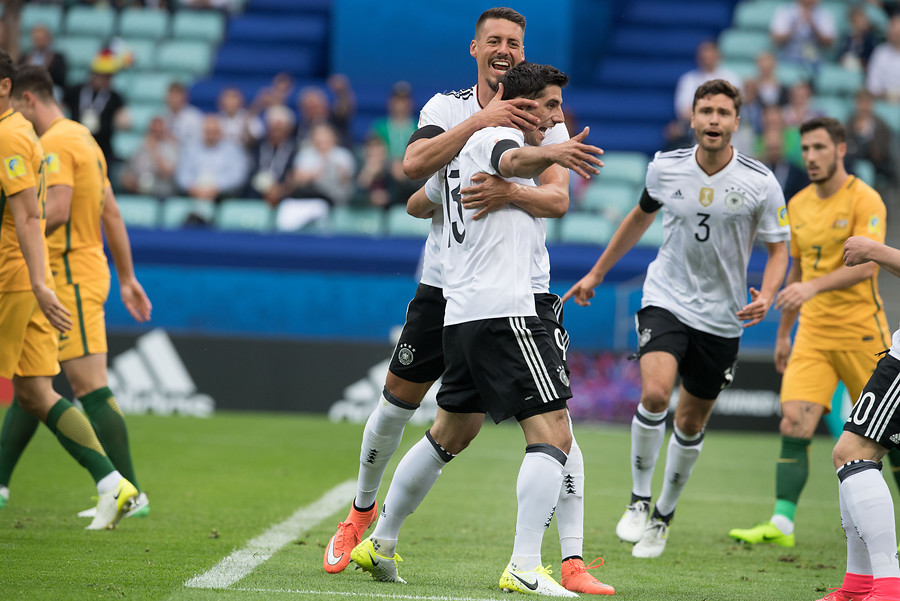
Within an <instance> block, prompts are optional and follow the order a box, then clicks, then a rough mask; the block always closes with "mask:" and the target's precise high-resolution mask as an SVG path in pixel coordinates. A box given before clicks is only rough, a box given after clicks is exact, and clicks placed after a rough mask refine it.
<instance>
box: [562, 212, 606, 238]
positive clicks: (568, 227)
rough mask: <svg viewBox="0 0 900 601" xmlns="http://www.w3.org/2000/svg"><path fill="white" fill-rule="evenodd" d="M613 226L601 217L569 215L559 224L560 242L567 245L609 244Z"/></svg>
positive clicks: (578, 214) (580, 214)
mask: <svg viewBox="0 0 900 601" xmlns="http://www.w3.org/2000/svg"><path fill="white" fill-rule="evenodd" d="M615 231H616V227H615V225H613V224H612V222H610V221H609V220H608V219H606V218H605V217H603V216H601V215H591V214H590V213H570V214H568V215H566V216H565V217H563V219H562V223H561V224H560V232H559V239H560V242H564V243H567V244H599V245H606V244H609V240H610V238H612V235H613V233H614V232H615Z"/></svg>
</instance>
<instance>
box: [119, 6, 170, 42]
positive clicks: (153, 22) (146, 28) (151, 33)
mask: <svg viewBox="0 0 900 601" xmlns="http://www.w3.org/2000/svg"><path fill="white" fill-rule="evenodd" d="M168 33H169V13H167V12H166V11H164V10H155V9H149V8H147V9H145V8H126V9H125V10H123V11H122V16H121V17H119V35H120V36H122V37H125V38H143V39H148V40H153V41H159V40H161V39H163V38H164V37H166V36H167V35H168Z"/></svg>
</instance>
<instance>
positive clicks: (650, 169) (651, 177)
mask: <svg viewBox="0 0 900 601" xmlns="http://www.w3.org/2000/svg"><path fill="white" fill-rule="evenodd" d="M658 158H659V153H658V152H657V153H656V155H655V156H654V157H653V160H652V161H650V164H649V165H647V176H646V177H645V178H644V188H645V189H646V190H647V194H649V195H650V198H652V199H653V200H655V201H656V202H658V203H660V204H665V203H663V201H662V194H660V189H659V167H658V165H657V164H656V160H657V159H658Z"/></svg>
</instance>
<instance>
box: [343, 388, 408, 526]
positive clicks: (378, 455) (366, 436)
mask: <svg viewBox="0 0 900 601" xmlns="http://www.w3.org/2000/svg"><path fill="white" fill-rule="evenodd" d="M388 394H390V393H388ZM401 402H402V401H401ZM409 407H414V405H409ZM415 412H416V410H415V409H411V408H406V407H400V406H398V405H396V404H394V403H391V402H389V401H388V400H387V399H386V398H385V394H384V393H382V395H381V400H380V401H379V402H378V406H377V407H375V410H374V411H372V414H371V415H370V416H369V419H368V420H367V421H366V428H365V430H363V438H362V446H361V449H360V455H359V477H358V478H357V480H356V500H355V503H356V507H357V508H358V509H367V508H369V507H371V506H372V505H373V504H374V503H375V498H376V496H377V495H378V487H380V486H381V479H382V478H383V477H384V470H385V469H386V468H387V464H388V461H390V459H391V457H392V456H393V454H394V452H395V451H396V450H397V447H399V446H400V440H401V439H402V438H403V428H404V427H405V426H406V424H407V422H409V420H410V419H411V418H412V416H413V414H414V413H415Z"/></svg>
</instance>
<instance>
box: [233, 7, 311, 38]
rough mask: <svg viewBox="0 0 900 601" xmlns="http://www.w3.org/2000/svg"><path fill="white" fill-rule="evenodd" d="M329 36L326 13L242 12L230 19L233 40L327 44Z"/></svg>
mask: <svg viewBox="0 0 900 601" xmlns="http://www.w3.org/2000/svg"><path fill="white" fill-rule="evenodd" d="M327 39H328V19H327V18H326V17H325V16H313V15H304V16H303V17H302V18H297V17H293V18H292V17H282V16H278V15H274V16H273V15H256V14H254V15H239V16H236V17H234V18H233V19H231V21H230V22H229V23H228V41H229V42H256V41H258V40H265V41H266V42H268V43H290V44H297V43H303V44H311V45H319V44H325V43H326V40H327Z"/></svg>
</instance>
